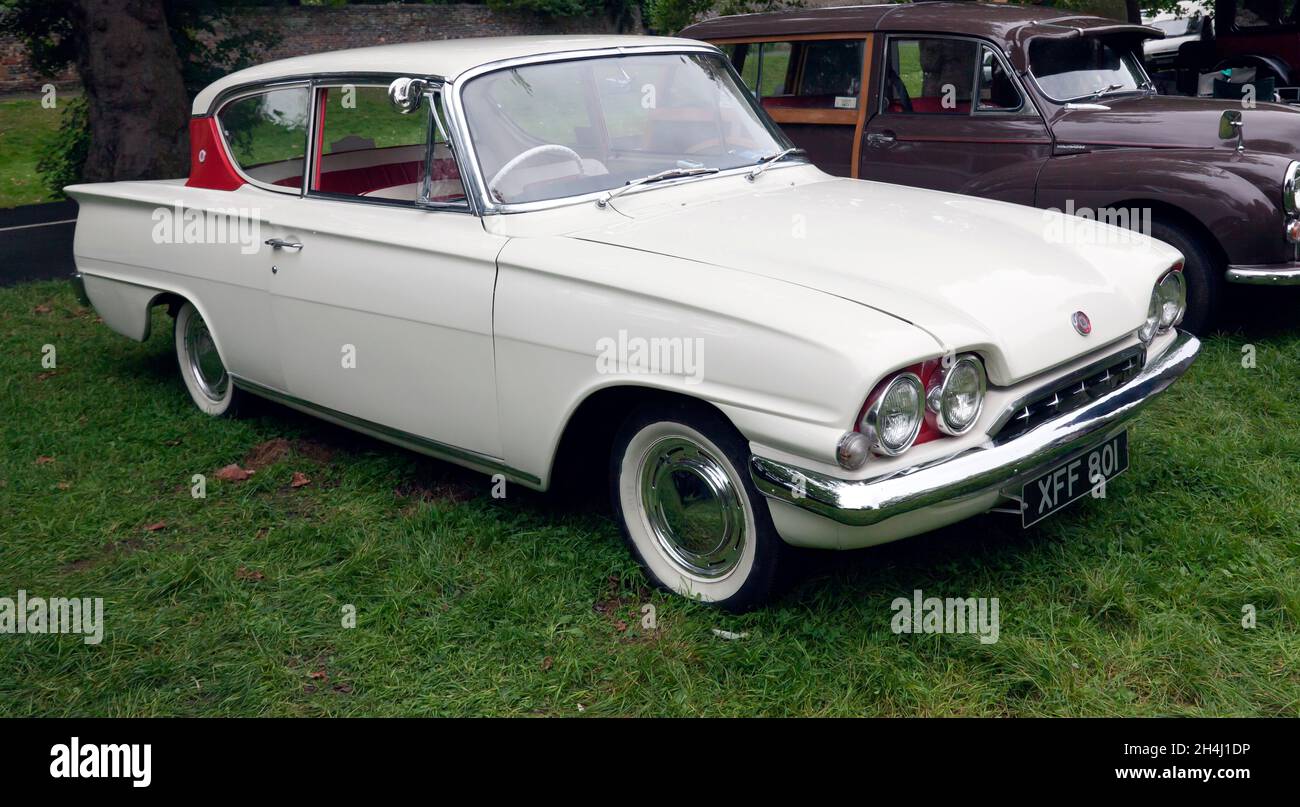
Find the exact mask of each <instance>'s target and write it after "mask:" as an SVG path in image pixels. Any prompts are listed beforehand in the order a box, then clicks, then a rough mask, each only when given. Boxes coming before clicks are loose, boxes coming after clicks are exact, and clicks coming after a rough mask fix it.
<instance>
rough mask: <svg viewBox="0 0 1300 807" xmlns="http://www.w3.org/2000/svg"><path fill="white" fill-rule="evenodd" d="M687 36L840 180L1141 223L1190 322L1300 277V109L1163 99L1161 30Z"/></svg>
mask: <svg viewBox="0 0 1300 807" xmlns="http://www.w3.org/2000/svg"><path fill="white" fill-rule="evenodd" d="M682 35H683V36H689V37H694V38H696V39H702V40H705V41H708V42H712V43H714V44H716V45H718V46H719V47H721V48H722V49H723V50H724V52H726V53H727V54H728V57H729V58H730V59H731V61H732V64H733V66H734V67H735V68H736V69H737V71H738V72H739V73H740V74H741V75H742V76H743V77H744V79H745V82H746V85H747V86H748V87H749V88H750V89H751V90H752V91H754V92H755V94H756V95H757V96H758V98H759V101H760V103H761V104H762V106H763V108H764V109H765V110H767V112H768V114H770V115H771V116H772V118H773V119H774V120H776V121H777V122H778V123H779V124H780V125H781V126H782V128H783V129H784V130H785V132H786V133H787V134H788V135H789V136H790V138H791V140H793V141H794V142H795V144H796V145H798V146H801V147H803V148H804V149H806V150H807V152H808V154H809V156H810V157H811V158H812V160H813V161H814V162H815V163H816V164H817V165H819V166H821V167H822V168H823V169H824V170H826V171H828V172H830V173H833V174H837V175H840V176H849V177H856V178H861V179H872V180H880V181H885V182H894V183H900V184H906V185H915V186H917V187H923V188H931V189H935V190H944V191H953V192H956V193H965V194H971V195H974V196H983V197H987V198H991V199H1001V200H1004V201H1009V202H1016V203H1018V204H1025V205H1034V206H1037V207H1040V208H1048V209H1054V210H1061V211H1067V212H1073V213H1078V214H1080V215H1086V216H1091V217H1094V218H1099V219H1101V220H1104V221H1110V222H1112V223H1117V224H1120V225H1121V226H1135V225H1139V226H1140V227H1141V228H1142V229H1143V231H1146V232H1149V234H1152V235H1155V236H1156V237H1157V238H1160V239H1161V240H1164V241H1166V242H1167V243H1170V244H1172V245H1173V246H1175V247H1177V248H1178V249H1179V250H1180V251H1181V252H1182V253H1183V254H1184V256H1185V257H1186V260H1187V263H1186V266H1185V269H1184V271H1185V273H1186V275H1187V279H1188V296H1189V302H1188V315H1187V320H1186V321H1185V325H1186V326H1187V327H1188V328H1189V329H1190V330H1193V331H1199V330H1202V329H1204V328H1206V327H1208V326H1209V325H1210V324H1211V323H1212V322H1213V321H1214V316H1215V313H1216V309H1217V308H1218V306H1219V303H1220V301H1221V299H1222V297H1223V292H1224V284H1225V282H1238V283H1256V284H1295V283H1300V184H1298V182H1297V178H1298V177H1300V162H1297V161H1296V158H1297V157H1300V109H1296V108H1293V107H1288V106H1284V105H1281V104H1268V103H1260V104H1258V105H1256V106H1254V107H1252V108H1248V109H1243V108H1242V105H1241V104H1240V103H1238V102H1233V101H1222V100H1219V101H1216V100H1211V99H1195V98H1183V97H1169V96H1158V95H1156V94H1155V90H1154V88H1153V86H1152V85H1151V83H1150V80H1149V78H1148V77H1147V75H1146V72H1145V71H1144V69H1143V66H1142V62H1141V45H1142V41H1143V40H1144V39H1147V38H1150V37H1159V36H1161V34H1160V32H1159V31H1157V30H1155V29H1152V28H1148V27H1145V26H1138V25H1130V24H1127V23H1121V22H1116V21H1114V20H1107V19H1103V18H1100V17H1091V16H1087V15H1080V14H1074V13H1071V12H1068V11H1061V10H1056V9H1051V8H1042V7H1029V6H1020V5H1005V4H987V5H986V4H978V3H944V2H920V3H905V4H899V5H892V4H891V5H869V6H853V7H845V8H820V9H798V10H791V11H784V12H775V13H767V14H747V15H737V16H730V17H717V18H714V19H710V20H706V21H704V22H700V23H697V24H695V25H692V26H690V27H688V28H686V29H685V30H683V31H682ZM1225 115H1227V116H1228V117H1229V118H1230V121H1225ZM1234 116H1235V117H1234ZM1231 120H1235V122H1236V123H1235V124H1234V123H1232V122H1231ZM1225 126H1226V127H1227V128H1225ZM1148 221H1149V222H1150V225H1149V226H1148V225H1147V222H1148Z"/></svg>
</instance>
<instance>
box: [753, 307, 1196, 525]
mask: <svg viewBox="0 0 1300 807" xmlns="http://www.w3.org/2000/svg"><path fill="white" fill-rule="evenodd" d="M1200 349H1201V343H1200V340H1198V339H1197V338H1196V337H1195V336H1192V335H1191V334H1189V333H1184V332H1179V333H1177V335H1176V336H1175V338H1174V340H1173V341H1172V342H1171V343H1170V344H1169V346H1168V347H1167V348H1165V351H1164V352H1163V353H1161V354H1160V355H1159V356H1156V357H1154V358H1148V360H1147V363H1146V366H1145V367H1144V368H1143V369H1142V372H1141V373H1139V374H1138V375H1137V376H1136V377H1134V378H1133V380H1131V381H1130V382H1129V383H1127V384H1125V385H1124V386H1122V387H1120V388H1119V389H1117V390H1115V391H1113V392H1111V393H1110V394H1108V395H1106V396H1104V397H1101V398H1098V399H1097V400H1095V401H1093V402H1092V403H1090V404H1088V405H1086V406H1083V407H1081V408H1079V409H1076V410H1074V411H1073V412H1068V413H1066V414H1064V415H1061V416H1060V417H1058V418H1056V419H1055V420H1049V421H1047V422H1045V423H1043V424H1041V425H1040V426H1038V427H1037V428H1035V429H1033V430H1032V431H1029V432H1027V433H1025V434H1023V435H1021V436H1020V437H1017V438H1015V439H1014V440H1011V441H1009V442H1007V443H1003V444H1002V445H999V446H993V447H989V448H975V449H971V450H969V451H965V452H963V453H961V454H957V455H954V456H951V457H947V458H945V459H942V460H937V461H935V462H932V463H928V464H926V465H924V466H920V467H917V468H910V469H908V470H906V471H903V472H899V473H895V474H892V475H889V476H885V477H877V478H874V479H855V480H846V479H839V478H837V477H833V476H827V475H825V474H822V473H818V472H816V471H810V470H807V469H804V468H798V467H795V466H792V465H786V464H783V463H779V462H774V461H772V460H769V459H766V458H764V457H758V456H755V457H753V458H752V460H751V461H750V466H749V472H750V475H751V476H752V477H753V480H754V484H755V485H756V486H757V487H758V489H759V490H760V491H761V492H762V493H763V494H764V495H766V496H768V497H770V498H773V499H777V500H779V501H785V502H789V503H791V504H794V505H797V506H799V507H802V508H804V509H806V510H809V511H812V512H814V513H817V514H818V515H822V516H826V517H827V518H830V519H833V520H834V521H837V522H839V523H841V524H848V525H851V526H866V525H869V524H876V523H879V522H881V521H884V520H885V519H887V518H892V517H894V516H899V515H903V514H904V513H910V512H913V511H915V510H920V509H921V508H924V507H929V506H932V505H937V504H942V503H944V502H949V501H954V500H959V499H963V498H967V497H970V496H975V495H979V494H981V493H987V492H989V491H992V490H1010V489H1011V488H1012V487H1013V486H1014V485H1016V484H1017V483H1023V482H1024V481H1026V480H1027V479H1029V478H1031V477H1032V476H1034V475H1035V474H1037V473H1038V472H1040V471H1043V470H1046V469H1047V468H1048V467H1051V466H1052V465H1054V464H1056V463H1057V462H1058V461H1061V460H1064V459H1065V458H1067V457H1069V456H1071V455H1073V454H1076V453H1078V452H1080V451H1083V450H1085V449H1087V448H1089V447H1090V446H1093V445H1096V444H1099V443H1101V442H1103V441H1104V440H1106V439H1109V438H1110V437H1111V436H1112V435H1113V434H1115V433H1116V432H1117V431H1118V430H1119V429H1118V427H1120V426H1121V425H1122V424H1123V423H1124V422H1126V421H1128V420H1129V419H1131V418H1132V417H1133V416H1134V415H1136V414H1137V413H1138V411H1139V410H1141V409H1142V407H1143V406H1145V405H1146V404H1147V403H1148V402H1149V401H1150V400H1151V399H1152V398H1154V397H1156V396H1157V395H1159V394H1160V393H1161V392H1164V390H1165V389H1166V388H1168V387H1169V385H1170V384H1172V383H1174V381H1175V380H1177V379H1178V377H1179V376H1181V375H1182V374H1183V373H1185V372H1186V371H1187V368H1188V367H1190V366H1191V364H1192V361H1193V360H1194V359H1195V358H1196V354H1197V353H1198V352H1199V351H1200Z"/></svg>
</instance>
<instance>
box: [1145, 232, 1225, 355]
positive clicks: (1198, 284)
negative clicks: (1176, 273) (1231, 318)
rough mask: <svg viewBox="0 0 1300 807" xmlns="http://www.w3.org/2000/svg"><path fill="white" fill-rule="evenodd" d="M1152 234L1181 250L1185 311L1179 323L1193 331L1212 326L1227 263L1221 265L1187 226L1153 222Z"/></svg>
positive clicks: (1184, 328) (1185, 328) (1221, 300)
mask: <svg viewBox="0 0 1300 807" xmlns="http://www.w3.org/2000/svg"><path fill="white" fill-rule="evenodd" d="M1151 237H1152V238H1155V239H1156V240H1158V241H1164V242H1165V243H1166V244H1168V245H1169V246H1171V247H1173V248H1174V249H1176V250H1178V251H1179V252H1181V253H1183V279H1185V280H1186V281H1187V313H1186V314H1184V315H1183V321H1182V324H1181V325H1180V326H1179V327H1181V328H1182V329H1183V330H1185V331H1191V332H1192V333H1194V334H1204V333H1206V332H1207V331H1208V330H1209V329H1210V328H1211V327H1213V326H1214V323H1215V320H1216V319H1217V318H1218V316H1219V309H1220V308H1221V306H1222V305H1223V294H1224V286H1225V285H1226V281H1225V280H1224V278H1223V275H1224V272H1225V271H1226V270H1227V267H1225V266H1221V265H1220V263H1219V261H1218V260H1217V259H1216V258H1215V257H1214V253H1213V252H1212V251H1211V250H1210V249H1209V248H1207V247H1206V246H1205V244H1204V243H1203V241H1202V240H1201V239H1200V238H1199V237H1198V236H1196V235H1195V234H1193V233H1191V232H1188V230H1187V229H1186V228H1183V227H1180V226H1178V225H1176V224H1167V223H1165V222H1160V221H1156V222H1152V224H1151Z"/></svg>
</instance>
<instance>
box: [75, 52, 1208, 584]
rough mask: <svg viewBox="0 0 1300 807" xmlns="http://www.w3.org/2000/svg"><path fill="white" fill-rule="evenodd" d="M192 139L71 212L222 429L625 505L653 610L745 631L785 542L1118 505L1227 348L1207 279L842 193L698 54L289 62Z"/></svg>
mask: <svg viewBox="0 0 1300 807" xmlns="http://www.w3.org/2000/svg"><path fill="white" fill-rule="evenodd" d="M865 106H866V103H865V99H863V102H862V103H861V104H859V106H858V108H859V109H863V108H865ZM859 125H861V124H860V123H859ZM190 141H191V151H192V171H191V174H190V177H189V178H188V180H174V181H156V182H120V183H110V184H98V185H79V186H75V187H72V188H69V189H68V190H69V193H70V194H71V195H72V196H74V197H76V199H77V200H78V201H79V202H80V205H81V208H80V217H79V220H78V224H77V231H76V245H75V253H76V262H77V267H78V270H79V275H78V277H77V278H76V282H77V283H78V284H80V285H81V287H82V292H83V295H84V296H86V297H88V299H89V301H90V302H92V303H93V305H94V306H95V308H96V309H97V310H98V312H99V313H100V314H101V315H102V317H103V319H104V321H105V322H106V323H107V324H108V325H109V326H110V327H111V328H113V329H114V330H116V331H118V332H120V333H122V334H124V335H126V336H129V337H131V338H133V339H138V340H143V339H145V338H147V337H148V335H149V325H150V309H151V308H152V307H153V306H156V305H167V306H169V308H170V309H171V311H172V313H173V314H174V316H175V346H176V353H177V358H178V360H179V364H180V374H181V376H182V378H183V379H184V383H185V386H186V388H187V389H188V391H189V394H190V396H191V397H192V398H193V400H194V403H195V404H196V405H197V406H198V407H199V408H201V409H202V410H203V411H205V412H208V413H210V414H212V415H229V414H231V413H233V412H234V411H235V410H236V408H237V407H238V405H239V403H240V401H241V398H242V396H244V395H246V394H249V393H251V394H254V395H258V396H264V397H267V398H271V399H274V400H277V401H281V402H283V403H285V404H288V405H289V406H292V407H295V408H297V409H300V410H303V411H305V412H310V413H313V414H316V415H319V416H321V417H323V418H325V419H327V420H330V421H333V422H336V423H340V424H343V425H346V426H349V427H352V428H355V429H357V430H359V431H362V432H365V433H367V434H370V435H373V436H375V437H378V438H380V439H383V440H387V441H390V442H392V443H396V444H398V445H400V446H404V447H407V448H409V449H412V450H414V451H419V452H424V453H426V454H430V455H433V456H436V457H442V458H445V459H447V460H450V461H452V462H456V463H460V464H462V465H466V466H469V467H471V468H475V469H478V470H481V471H483V472H485V473H490V474H501V475H504V477H505V478H507V479H509V480H513V481H514V482H516V483H519V484H522V485H526V486H528V487H530V488H536V489H538V490H545V489H547V488H548V487H549V486H551V485H552V483H553V482H554V481H555V480H556V478H557V476H559V475H561V474H570V475H572V478H574V479H576V480H578V481H579V483H580V484H584V485H586V486H588V487H591V488H597V487H601V486H604V485H608V486H609V489H610V492H611V494H612V498H613V506H614V509H615V511H616V513H617V515H618V518H619V520H620V522H621V525H622V529H623V532H624V534H625V536H626V538H627V540H628V542H629V544H630V546H631V547H632V550H633V552H635V553H636V555H637V557H638V558H639V559H640V560H641V562H642V563H643V564H644V566H645V568H646V571H647V573H648V574H649V576H650V577H651V578H652V579H653V580H654V581H655V582H657V583H660V584H662V585H664V586H666V587H668V588H670V589H672V590H674V591H677V592H680V593H681V594H684V595H687V596H691V597H697V598H700V599H702V600H706V601H710V602H714V603H720V604H723V605H725V606H727V607H730V608H734V609H742V608H746V607H751V606H753V605H755V604H757V603H760V602H762V601H763V600H764V599H765V598H767V597H768V596H770V595H771V593H772V592H773V591H774V589H775V588H776V587H777V585H778V582H779V581H780V580H781V578H782V575H781V570H782V567H783V565H782V559H783V557H784V556H786V555H787V554H788V552H789V547H790V546H799V547H824V548H836V549H846V548H851V547H862V546H866V545H870V544H876V543H881V542H884V541H891V540H894V539H898V538H903V537H906V536H909V535H914V534H917V533H921V532H925V531H927V530H932V529H935V528H936V527H939V526H942V525H945V524H949V523H952V522H955V521H958V520H960V519H964V518H966V517H968V516H971V515H974V514H977V513H982V512H985V511H988V510H991V509H1010V510H1012V511H1014V512H1018V513H1021V517H1022V519H1023V522H1024V523H1025V524H1026V525H1028V524H1032V523H1034V522H1036V521H1038V520H1039V519H1041V518H1043V517H1045V516H1046V515H1048V514H1050V513H1053V512H1055V511H1056V510H1058V509H1060V508H1062V507H1064V506H1065V505H1067V504H1069V503H1070V502H1072V501H1074V500H1075V499H1078V498H1080V497H1082V496H1085V495H1087V494H1089V493H1090V492H1093V493H1095V492H1097V491H1099V490H1102V489H1104V485H1105V480H1106V479H1109V478H1111V477H1113V476H1114V475H1116V474H1118V473H1120V472H1122V471H1123V470H1125V469H1126V468H1127V466H1128V437H1127V432H1126V422H1127V421H1128V420H1129V419H1130V418H1131V417H1132V416H1133V415H1134V414H1135V413H1136V412H1137V411H1138V410H1139V409H1140V408H1141V407H1142V406H1143V405H1144V404H1146V403H1147V402H1148V401H1149V400H1150V399H1151V398H1152V397H1154V396H1156V395H1158V394H1159V393H1160V392H1161V391H1163V390H1164V389H1165V388H1166V387H1168V386H1169V385H1170V384H1171V383H1172V382H1173V381H1174V380H1175V379H1176V378H1177V377H1178V376H1180V375H1181V374H1182V373H1183V372H1184V371H1185V370H1186V369H1187V367H1188V366H1189V364H1190V363H1191V362H1192V360H1193V358H1194V357H1195V355H1196V353H1197V350H1198V349H1199V343H1198V342H1197V340H1196V339H1195V338H1194V337H1192V336H1190V335H1188V334H1186V333H1183V332H1180V331H1179V330H1178V329H1177V328H1176V327H1175V326H1176V325H1177V324H1178V322H1179V319H1180V317H1181V315H1182V311H1183V307H1184V294H1183V283H1182V276H1181V274H1180V272H1179V268H1180V264H1181V257H1180V255H1179V254H1178V253H1177V252H1176V251H1174V250H1172V249H1170V248H1169V247H1167V246H1164V245H1162V244H1159V243H1157V242H1155V241H1150V240H1149V239H1145V238H1142V237H1134V238H1128V239H1122V238H1121V239H1112V238H1108V237H1106V236H1109V235H1111V232H1110V228H1108V227H1106V226H1105V225H1095V224H1091V223H1089V222H1084V221H1082V220H1079V219H1073V218H1072V219H1070V222H1069V223H1070V225H1071V226H1070V227H1069V228H1066V229H1069V230H1071V231H1072V232H1077V231H1079V230H1087V231H1088V233H1089V234H1090V235H1091V236H1093V237H1089V238H1069V239H1063V238H1061V237H1059V232H1060V231H1061V230H1062V227H1061V225H1062V224H1063V218H1062V217H1061V216H1060V215H1059V214H1050V213H1046V214H1045V213H1043V212H1042V211H1038V210H1032V209H1029V208H1025V207H1019V206H1015V205H1010V204H1003V203H999V202H994V201H987V200H982V199H976V198H971V197H966V196H957V195H952V194H945V193H937V192H931V191H925V190H917V189H914V188H908V187H898V186H893V185H886V184H880V183H874V182H863V181H856V180H852V179H839V178H834V177H831V176H829V175H827V174H825V173H823V172H821V171H819V170H818V169H817V168H815V167H813V166H812V165H810V164H809V163H808V162H807V161H806V160H805V159H804V158H803V157H801V156H800V154H799V152H798V151H796V150H792V149H791V147H790V144H789V142H788V141H787V140H786V139H785V137H784V136H783V135H782V134H781V133H780V130H779V129H778V128H777V127H776V126H775V125H774V124H773V123H772V121H771V120H770V119H769V118H768V117H767V116H766V115H765V114H764V112H763V111H762V110H761V109H760V108H759V107H758V106H757V105H756V104H755V103H754V100H753V98H752V97H751V96H750V94H749V93H748V92H746V91H745V90H744V89H743V85H742V84H741V82H740V80H739V78H738V76H737V75H736V74H735V73H734V72H733V70H732V69H731V68H730V67H729V65H728V64H727V62H726V60H725V59H723V58H721V56H720V55H719V52H718V51H717V49H715V48H714V47H712V46H710V45H705V44H701V43H699V42H694V41H688V40H681V39H664V38H648V37H571V38H531V37H528V38H512V39H487V40H458V41H447V42H433V43H418V44H404V45H393V46H384V47H376V48H365V49H359V50H350V51H343V52H337V53H327V54H321V55H314V56H305V57H300V58H294V59H287V60H284V61H279V62H274V63H271V64H266V65H262V66H260V67H255V68H252V69H249V70H244V71H241V72H238V73H235V74H233V75H230V76H227V77H226V78H224V79H221V80H220V81H217V82H216V83H214V84H213V85H212V86H210V87H208V88H207V89H206V90H204V91H203V92H202V93H200V94H199V96H198V97H197V98H196V99H195V101H194V108H193V119H192V122H191V127H190ZM1053 232H1057V233H1058V235H1055V236H1054V235H1052V233H1053ZM1112 242H1113V243H1112ZM787 566H788V564H787Z"/></svg>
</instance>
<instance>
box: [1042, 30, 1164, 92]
mask: <svg viewBox="0 0 1300 807" xmlns="http://www.w3.org/2000/svg"><path fill="white" fill-rule="evenodd" d="M1029 69H1030V72H1031V73H1033V76H1034V81H1036V82H1037V83H1038V86H1039V88H1040V89H1042V91H1043V93H1044V94H1045V95H1046V96H1047V97H1048V98H1051V99H1052V100H1054V101H1078V100H1081V99H1087V98H1099V97H1101V96H1103V95H1109V94H1111V93H1121V92H1133V91H1134V90H1140V89H1143V88H1144V87H1146V76H1145V75H1144V74H1143V73H1142V68H1141V67H1139V65H1138V60H1137V58H1136V57H1135V56H1134V55H1133V52H1132V50H1131V49H1130V48H1129V47H1127V42H1126V43H1125V45H1123V46H1121V45H1119V44H1118V43H1116V42H1113V41H1107V40H1105V39H1102V38H1098V37H1091V36H1084V37H1077V38H1073V39H1038V40H1035V41H1034V42H1032V43H1031V44H1030V46H1029Z"/></svg>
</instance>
